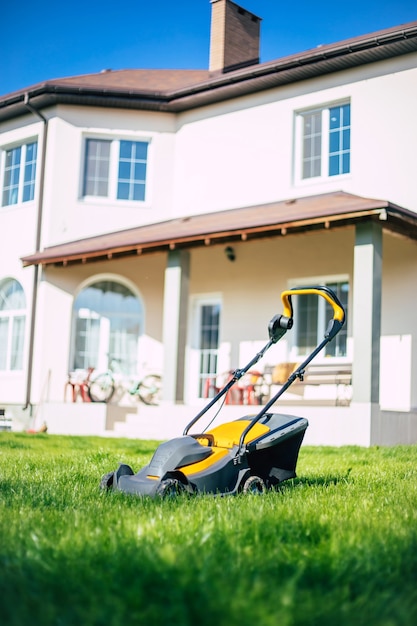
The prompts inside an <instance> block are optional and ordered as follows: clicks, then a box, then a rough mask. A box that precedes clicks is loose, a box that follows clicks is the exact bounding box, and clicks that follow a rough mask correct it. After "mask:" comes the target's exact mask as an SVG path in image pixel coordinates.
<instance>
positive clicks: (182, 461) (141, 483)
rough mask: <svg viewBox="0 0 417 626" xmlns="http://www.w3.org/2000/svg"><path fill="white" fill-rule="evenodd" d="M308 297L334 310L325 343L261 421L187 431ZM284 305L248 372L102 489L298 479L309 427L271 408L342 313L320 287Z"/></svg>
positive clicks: (229, 486)
mask: <svg viewBox="0 0 417 626" xmlns="http://www.w3.org/2000/svg"><path fill="white" fill-rule="evenodd" d="M307 294H313V295H317V296H320V297H323V298H324V299H325V300H326V301H327V302H328V304H330V305H331V307H332V310H333V317H332V319H330V321H329V323H328V326H327V329H326V332H325V335H324V339H323V340H322V341H321V343H319V345H318V346H317V347H316V348H315V349H314V350H313V352H311V354H310V355H309V356H308V357H307V358H306V359H305V360H304V361H303V362H302V363H301V364H300V365H299V366H298V367H297V368H296V369H295V370H294V371H293V372H292V373H291V374H290V375H289V377H288V379H287V381H286V382H285V383H284V384H283V385H282V386H281V387H280V389H279V391H278V392H277V393H276V394H275V395H274V396H273V397H272V398H271V399H270V400H269V401H268V402H267V403H266V404H265V405H264V406H263V408H262V409H261V410H260V411H259V412H258V413H257V414H256V415H248V416H245V417H241V418H239V419H237V420H234V421H231V422H226V423H224V424H220V425H218V426H215V427H213V428H211V429H210V430H207V428H209V426H210V425H209V426H208V427H206V429H205V430H204V431H203V432H197V433H194V434H193V433H190V430H191V429H192V428H193V427H194V426H195V424H196V423H197V422H198V421H199V420H200V419H201V417H202V416H203V415H204V414H205V413H206V412H207V411H208V410H209V409H210V408H211V407H213V406H214V404H215V403H216V402H218V401H219V400H220V399H221V398H222V397H224V398H225V397H226V394H227V393H228V391H229V390H230V388H231V387H232V386H233V385H234V384H235V383H236V382H237V381H238V380H240V379H241V378H242V376H244V374H246V373H247V372H248V371H249V370H250V369H251V368H252V367H253V366H254V365H255V364H256V363H257V362H258V361H259V360H260V359H261V358H262V357H263V356H264V354H265V352H266V351H267V350H268V349H269V348H270V347H271V346H272V345H273V344H275V343H277V341H279V340H280V339H281V338H282V337H283V336H284V335H285V333H286V332H287V331H288V330H290V329H291V328H292V326H293V305H292V298H293V296H303V295H307ZM281 299H282V303H283V307H284V310H283V313H282V315H279V314H278V315H275V316H274V317H273V318H272V319H271V321H270V323H269V326H268V333H269V341H268V343H267V344H266V345H265V346H264V347H263V348H262V350H261V351H260V352H258V353H257V354H256V355H255V357H254V358H253V359H252V360H251V361H250V362H249V363H248V364H247V365H246V366H245V367H244V368H242V369H237V370H235V371H234V372H233V373H232V376H231V378H230V380H229V381H228V382H227V383H226V384H225V385H224V387H223V388H222V389H220V391H218V393H217V394H216V395H215V397H214V398H212V399H211V400H210V401H209V403H208V404H207V406H206V407H205V408H204V409H203V410H202V411H200V413H198V415H196V416H195V417H194V418H193V419H192V420H191V422H190V423H189V424H188V425H187V426H186V428H185V430H184V432H183V435H182V436H180V437H176V438H174V439H172V440H169V441H166V442H164V443H162V444H160V445H159V447H158V448H157V449H156V451H155V453H154V455H153V457H152V458H151V461H150V463H149V464H148V465H146V466H145V467H144V468H143V469H141V470H140V471H139V472H138V473H136V474H135V473H134V472H133V470H132V468H131V467H130V466H129V465H126V464H121V465H119V467H118V468H117V469H116V470H115V471H112V472H110V473H108V474H106V475H105V476H103V478H102V480H101V483H100V487H101V488H102V489H105V490H109V489H114V490H119V491H123V492H126V493H130V494H134V495H137V496H151V497H162V498H164V497H168V496H174V495H177V494H180V493H182V492H186V493H189V494H198V493H206V494H212V495H225V494H233V495H234V494H237V493H239V492H243V493H262V492H264V491H265V490H266V489H271V488H275V487H277V486H278V485H279V484H280V483H281V482H283V481H284V480H288V479H289V478H294V477H295V476H296V472H295V469H296V464H297V460H298V454H299V450H300V446H301V443H302V441H303V438H304V434H305V431H306V429H307V426H308V421H307V419H305V418H303V417H295V416H293V415H285V414H281V413H271V412H270V409H271V407H272V405H273V404H274V403H275V402H276V401H277V400H278V398H279V397H280V396H282V394H283V393H285V391H286V390H287V389H288V388H289V387H290V385H292V383H293V382H294V381H296V380H297V379H299V380H303V376H304V372H305V368H306V367H307V366H308V364H309V363H310V362H311V361H312V360H313V359H314V358H315V356H316V355H317V354H318V353H319V352H320V351H321V350H322V349H323V348H324V347H325V346H326V344H327V343H329V342H330V341H331V340H332V339H333V338H334V337H335V336H336V335H337V333H338V332H339V331H340V330H341V328H342V327H343V324H344V322H345V311H344V308H343V306H342V304H341V303H340V301H339V300H338V298H337V297H336V295H335V294H334V292H333V291H332V290H331V289H329V288H328V287H323V286H315V287H297V288H295V289H290V290H287V291H283V292H282V294H281ZM216 415H217V414H216ZM216 415H215V417H216ZM213 419H214V418H213ZM212 422H213V420H212Z"/></svg>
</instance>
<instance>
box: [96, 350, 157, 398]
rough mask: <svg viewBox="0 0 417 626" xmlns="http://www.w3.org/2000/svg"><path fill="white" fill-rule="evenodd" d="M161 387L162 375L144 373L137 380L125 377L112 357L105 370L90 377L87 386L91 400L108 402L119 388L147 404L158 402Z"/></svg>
mask: <svg viewBox="0 0 417 626" xmlns="http://www.w3.org/2000/svg"><path fill="white" fill-rule="evenodd" d="M161 389H162V377H161V376H160V375H159V374H146V375H145V376H144V377H143V378H142V379H140V380H138V381H137V380H129V379H126V378H125V376H124V375H123V374H122V373H121V369H120V366H119V364H118V361H117V359H112V361H111V362H110V366H109V369H108V370H107V371H106V372H101V373H100V374H97V376H95V377H90V379H89V381H88V386H87V392H88V396H89V398H90V400H91V402H105V403H107V402H110V400H111V399H112V398H113V396H114V394H115V392H116V390H119V391H122V392H127V393H128V394H129V395H130V396H132V397H133V398H134V399H136V400H140V401H141V402H143V403H144V404H147V405H158V404H159V401H160V393H161Z"/></svg>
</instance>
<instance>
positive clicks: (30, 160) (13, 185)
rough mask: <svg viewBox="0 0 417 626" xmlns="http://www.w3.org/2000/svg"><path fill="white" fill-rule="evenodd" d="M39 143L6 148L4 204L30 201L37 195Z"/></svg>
mask: <svg viewBox="0 0 417 626" xmlns="http://www.w3.org/2000/svg"><path fill="white" fill-rule="evenodd" d="M37 152H38V143H37V142H36V141H34V142H32V143H26V144H23V145H20V146H16V147H15V148H10V149H9V150H5V153H4V156H5V158H4V169H3V193H2V206H9V205H11V204H20V203H21V202H29V201H30V200H33V198H34V197H35V179H36V157H37Z"/></svg>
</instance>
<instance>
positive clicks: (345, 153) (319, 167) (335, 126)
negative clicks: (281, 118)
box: [297, 104, 350, 180]
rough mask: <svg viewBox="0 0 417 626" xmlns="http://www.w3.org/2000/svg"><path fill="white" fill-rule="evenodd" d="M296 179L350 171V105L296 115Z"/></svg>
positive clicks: (336, 174)
mask: <svg viewBox="0 0 417 626" xmlns="http://www.w3.org/2000/svg"><path fill="white" fill-rule="evenodd" d="M297 136H298V137H297V145H299V146H300V155H299V158H298V160H299V161H300V163H301V166H300V171H299V175H298V178H300V179H302V180H308V179H311V178H319V177H328V176H339V175H341V174H348V173H349V172H350V104H341V105H337V106H332V107H328V108H323V109H319V110H317V109H316V110H314V111H306V112H303V113H299V114H298V116H297Z"/></svg>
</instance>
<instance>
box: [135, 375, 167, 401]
mask: <svg viewBox="0 0 417 626" xmlns="http://www.w3.org/2000/svg"><path fill="white" fill-rule="evenodd" d="M161 388H162V378H161V377H160V376H158V374H148V376H145V378H143V379H142V380H141V381H140V383H139V385H138V388H137V395H138V396H139V398H140V399H141V400H142V402H143V403H144V404H154V405H157V404H159V400H160V393H161Z"/></svg>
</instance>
